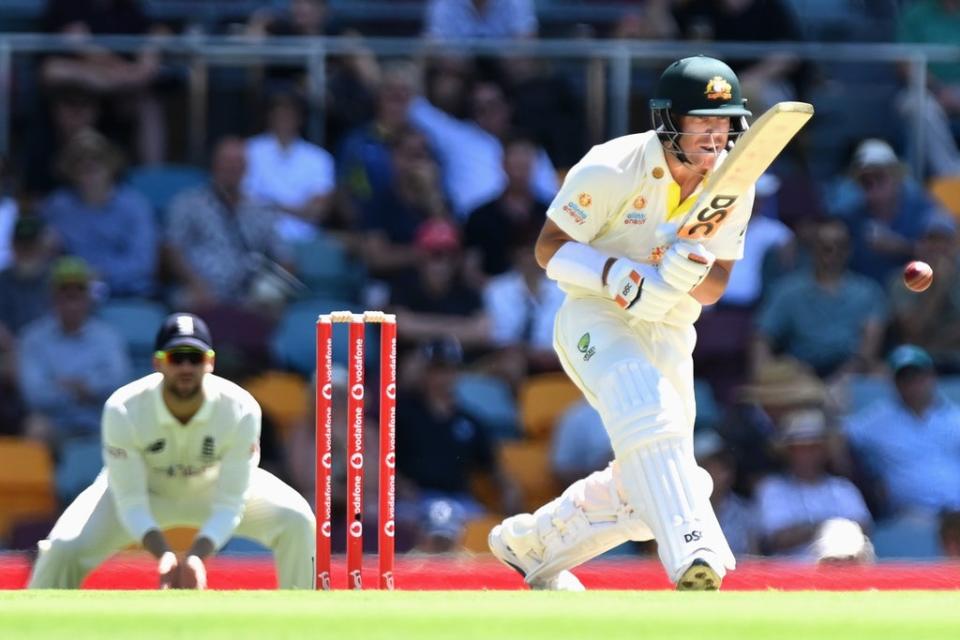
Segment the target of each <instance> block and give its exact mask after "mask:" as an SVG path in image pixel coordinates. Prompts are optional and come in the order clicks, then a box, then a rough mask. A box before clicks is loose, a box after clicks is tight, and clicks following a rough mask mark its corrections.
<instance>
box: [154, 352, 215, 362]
mask: <svg viewBox="0 0 960 640" xmlns="http://www.w3.org/2000/svg"><path fill="white" fill-rule="evenodd" d="M155 355H156V357H157V358H159V359H160V360H166V361H167V362H169V363H170V364H183V363H184V362H189V363H190V364H194V365H196V364H201V363H203V361H204V359H206V358H212V357H213V356H214V351H213V349H208V350H207V351H200V350H199V349H173V350H171V351H157V352H156V354H155Z"/></svg>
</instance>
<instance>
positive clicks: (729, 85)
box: [650, 55, 753, 161]
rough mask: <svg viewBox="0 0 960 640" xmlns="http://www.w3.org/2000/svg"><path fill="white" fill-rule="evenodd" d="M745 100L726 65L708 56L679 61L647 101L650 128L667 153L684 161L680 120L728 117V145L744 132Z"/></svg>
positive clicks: (731, 71) (662, 76)
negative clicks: (681, 148) (680, 141)
mask: <svg viewBox="0 0 960 640" xmlns="http://www.w3.org/2000/svg"><path fill="white" fill-rule="evenodd" d="M746 103H747V101H746V99H744V98H743V95H742V93H741V90H740V80H739V78H737V74H735V73H734V72H733V69H731V68H730V67H729V66H728V65H727V64H726V63H725V62H723V61H721V60H717V59H716V58H711V57H709V56H703V55H700V56H691V57H689V58H681V59H680V60H677V61H676V62H673V63H672V64H670V66H669V67H667V68H666V69H665V70H664V71H663V73H662V74H661V76H660V81H659V82H658V83H657V91H656V95H655V97H653V98H652V99H651V100H650V114H651V116H652V118H653V128H654V129H655V130H656V131H657V133H658V134H659V136H660V139H661V140H662V141H663V143H664V144H665V145H666V146H667V148H668V150H670V151H671V152H673V153H675V154H676V155H677V157H679V158H680V159H681V160H684V161H686V159H685V158H684V156H683V153H682V152H681V151H680V147H679V136H680V135H682V134H681V132H680V126H679V120H678V117H679V116H727V117H729V118H730V125H731V126H730V131H731V135H730V143H731V144H733V143H734V142H736V139H737V138H738V137H739V135H740V134H742V133H743V132H744V131H746V130H747V126H748V125H747V119H746V118H747V116H751V115H753V114H752V113H751V112H750V111H749V110H748V109H747V108H746V106H745V105H746Z"/></svg>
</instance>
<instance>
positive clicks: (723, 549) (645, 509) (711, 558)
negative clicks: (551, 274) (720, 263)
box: [554, 297, 735, 581]
mask: <svg viewBox="0 0 960 640" xmlns="http://www.w3.org/2000/svg"><path fill="white" fill-rule="evenodd" d="M695 342H696V332H695V331H694V329H693V327H692V326H690V327H675V326H671V325H667V324H663V323H647V322H642V321H636V320H632V319H631V318H630V316H629V315H628V314H626V313H624V312H623V311H622V310H621V309H620V308H619V307H617V305H616V304H615V303H614V302H613V301H610V300H606V299H603V298H598V297H590V298H568V299H567V300H566V301H565V302H564V304H563V306H562V307H561V309H560V311H559V313H558V314H557V320H556V326H555V331H554V346H555V348H556V350H557V354H558V355H559V356H560V362H561V363H562V364H563V367H564V369H565V370H566V372H567V374H568V375H569V376H570V378H571V379H572V380H573V381H574V382H575V383H576V384H577V386H579V387H580V389H581V390H582V391H583V393H584V395H585V396H586V398H587V400H588V401H589V402H590V403H591V404H592V405H593V406H594V407H595V408H596V409H597V410H598V411H599V412H600V415H601V417H602V418H603V422H604V426H605V427H606V428H607V433H608V434H609V435H610V441H611V444H612V445H613V450H614V454H615V457H616V468H617V469H618V470H619V474H616V475H615V474H611V475H610V476H609V479H610V480H609V481H610V482H614V481H615V480H616V478H617V476H618V477H619V483H620V490H621V491H622V494H623V496H624V497H625V498H626V502H627V503H628V505H629V507H630V508H631V509H632V510H633V511H634V512H635V514H636V515H637V516H638V517H639V519H640V520H642V521H643V522H644V523H645V524H646V525H647V526H648V527H649V529H650V531H652V532H653V535H654V537H655V538H656V540H657V548H658V551H659V554H660V560H661V562H662V563H663V565H664V569H666V571H667V574H668V575H669V576H670V578H671V580H673V581H676V580H677V579H678V578H679V576H680V574H681V573H682V572H683V571H684V570H685V569H686V568H687V567H688V566H689V565H690V563H691V562H692V561H693V560H694V559H695V558H701V559H704V560H707V561H708V562H709V563H710V564H711V566H712V567H713V568H714V570H716V571H717V572H718V574H719V575H720V576H721V577H722V575H723V573H724V567H726V568H731V569H732V568H733V567H734V564H735V562H734V558H733V554H732V552H731V551H730V548H729V546H728V545H727V541H726V539H725V538H724V536H723V532H722V531H721V529H720V525H719V523H718V522H717V518H716V515H715V514H714V512H713V507H712V506H711V505H710V492H711V490H712V482H711V481H710V477H709V475H708V474H707V473H706V471H704V470H703V469H701V468H700V467H699V466H697V464H696V461H695V460H694V457H693V423H694V419H695V417H696V406H695V404H694V395H693V358H692V355H691V354H692V352H693V347H694V344H695ZM624 539H627V538H626V537H624ZM604 546H607V545H604ZM564 568H569V567H560V569H564Z"/></svg>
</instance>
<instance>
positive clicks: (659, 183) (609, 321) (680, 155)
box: [489, 56, 754, 590]
mask: <svg viewBox="0 0 960 640" xmlns="http://www.w3.org/2000/svg"><path fill="white" fill-rule="evenodd" d="M745 103H746V101H745V100H744V99H743V98H742V97H741V92H740V83H739V81H738V79H737V77H736V75H735V74H734V73H733V71H732V70H731V69H730V67H728V66H727V65H726V64H724V63H723V62H721V61H719V60H716V59H713V58H708V57H705V56H695V57H691V58H684V59H682V60H678V61H676V62H674V63H673V64H671V65H670V66H669V67H668V68H667V69H666V70H665V71H664V72H663V74H662V76H661V78H660V81H659V84H658V87H657V97H656V98H654V99H653V100H651V112H652V114H653V121H654V130H651V131H647V132H645V133H639V134H634V135H628V136H624V137H621V138H616V139H614V140H611V141H609V142H606V143H604V144H601V145H598V146H596V147H594V148H593V149H591V150H590V151H589V152H588V153H587V154H586V155H585V156H584V157H583V159H582V160H581V161H580V162H579V163H577V165H575V166H574V167H573V168H572V169H571V170H570V172H569V174H568V175H567V177H566V180H565V181H564V184H563V187H562V188H561V190H560V193H559V194H558V195H557V197H556V198H555V199H554V201H553V203H552V204H551V205H550V208H549V210H548V213H547V221H546V223H545V225H544V228H543V231H542V232H541V235H540V237H539V239H538V241H537V246H536V254H537V260H538V262H539V263H540V265H541V266H543V267H544V268H545V269H546V272H547V275H548V276H549V277H550V278H552V279H554V280H556V281H557V282H558V283H559V284H560V286H561V287H562V288H563V289H564V291H566V293H567V298H566V301H565V302H564V304H563V306H562V307H561V309H560V311H559V313H558V314H557V318H556V324H555V327H554V347H555V349H556V351H557V354H558V355H559V356H560V361H561V363H562V365H563V368H564V369H565V371H566V372H567V374H568V375H569V376H570V378H571V379H572V380H573V381H574V382H575V383H576V384H577V386H579V387H580V389H581V390H582V391H583V393H584V395H585V396H586V398H587V399H588V400H589V402H590V403H591V404H592V405H593V406H594V407H595V408H596V409H597V410H598V411H599V413H600V415H601V417H602V418H603V423H604V425H605V426H606V429H607V433H608V435H609V436H610V441H611V444H612V445H613V450H614V454H615V456H614V457H615V460H614V462H613V463H611V465H610V466H609V467H607V468H606V469H605V470H603V471H598V472H596V473H594V474H592V475H590V476H588V477H586V478H584V479H582V480H579V481H577V482H575V483H574V484H573V485H571V486H570V487H569V488H568V489H567V490H566V491H564V492H563V494H561V495H560V497H558V498H556V499H555V500H553V501H552V502H550V503H548V504H546V505H544V506H543V507H541V508H540V509H538V510H537V511H536V512H534V513H532V514H529V513H524V514H520V515H516V516H512V517H510V518H507V519H506V520H504V521H503V522H502V523H501V524H500V525H497V526H496V527H494V529H493V530H492V531H491V532H490V536H489V543H490V548H491V550H492V551H493V553H494V554H495V555H496V556H497V557H498V558H499V559H500V560H501V561H503V562H505V563H506V564H508V565H510V566H511V567H513V568H514V569H516V570H517V571H519V572H520V573H521V574H523V575H524V576H525V579H526V581H527V583H528V584H529V585H530V586H531V587H532V588H540V589H561V590H580V589H582V588H583V587H582V585H581V584H580V582H579V580H577V578H576V577H575V576H574V575H573V574H572V573H570V572H569V569H571V568H573V567H575V566H577V565H579V564H581V563H583V562H585V561H587V560H589V559H590V558H593V557H595V556H597V555H599V554H601V553H603V552H604V551H607V550H609V549H611V548H613V547H615V546H617V545H619V544H620V543H622V542H625V541H627V540H649V539H651V538H655V539H656V541H657V546H658V552H659V556H660V560H661V562H662V563H663V566H664V568H665V570H666V572H667V574H668V575H669V577H670V579H671V581H673V582H674V583H675V584H676V585H677V589H679V590H712V589H718V588H719V586H720V582H721V579H722V578H723V576H724V574H725V572H726V570H728V569H733V568H734V564H735V563H734V557H733V554H732V553H731V551H730V548H729V546H728V545H727V542H726V539H725V538H724V535H723V532H722V531H721V530H720V526H719V524H718V523H717V518H716V516H715V515H714V513H713V509H712V507H711V505H710V493H711V491H712V481H711V480H710V476H709V475H708V474H707V472H706V471H704V470H703V469H701V468H700V467H698V466H697V463H696V462H695V460H694V457H693V424H694V417H695V412H696V408H695V405H694V395H693V359H692V355H691V354H692V352H693V347H694V343H695V341H696V332H695V331H694V328H693V323H694V321H695V320H696V319H697V317H698V316H699V314H700V309H701V305H703V304H710V303H713V302H715V301H716V300H717V299H718V298H719V297H720V295H721V294H722V293H723V290H724V288H725V287H726V284H727V280H728V278H729V276H730V271H731V269H732V266H733V263H734V262H735V261H736V260H738V259H740V258H741V257H742V255H743V240H744V233H745V229H746V226H747V221H748V220H749V217H750V212H751V209H752V207H753V195H754V194H753V189H752V188H750V190H749V192H748V193H745V194H743V196H742V197H741V198H739V200H738V201H737V202H736V204H735V205H734V206H732V207H730V208H729V209H726V210H713V211H710V212H709V213H708V214H706V215H699V214H698V215H694V216H692V217H690V219H689V222H688V223H687V225H686V226H685V227H684V228H683V229H680V230H679V232H677V230H676V227H674V233H673V234H664V232H663V229H664V225H665V224H667V223H673V224H674V225H676V224H677V223H678V222H679V221H680V220H681V219H682V218H683V217H684V214H685V213H687V212H688V211H690V209H691V207H692V206H693V204H694V202H695V201H696V200H697V195H698V194H699V192H700V190H701V189H702V186H703V182H704V179H705V177H706V176H709V174H710V172H711V171H712V170H713V169H715V168H716V167H717V166H719V163H721V162H723V159H724V157H725V155H726V152H727V151H728V150H729V149H731V148H732V144H734V143H735V142H736V139H737V137H738V136H739V135H740V134H742V133H743V132H744V131H745V130H746V128H747V126H748V125H747V121H746V116H749V115H751V113H750V112H749V111H748V110H747V109H746V108H745V106H744V105H745ZM705 212H706V210H705ZM668 226H669V225H668ZM658 227H659V228H660V231H659V232H658ZM678 236H679V237H682V238H684V239H683V240H677V239H676V238H677V237H678ZM691 237H692V238H696V240H691V239H689V238H691Z"/></svg>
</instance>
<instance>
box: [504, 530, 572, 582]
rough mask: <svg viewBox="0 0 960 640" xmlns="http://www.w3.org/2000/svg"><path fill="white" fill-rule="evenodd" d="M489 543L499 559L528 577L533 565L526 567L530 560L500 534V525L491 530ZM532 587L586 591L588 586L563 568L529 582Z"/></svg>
mask: <svg viewBox="0 0 960 640" xmlns="http://www.w3.org/2000/svg"><path fill="white" fill-rule="evenodd" d="M487 544H488V545H489V547H490V551H492V552H493V555H495V556H496V557H497V560H499V561H500V562H502V563H503V564H505V565H507V566H508V567H510V568H511V569H513V570H514V571H516V572H517V573H519V574H520V575H521V576H523V577H524V579H526V577H527V572H528V571H531V570H533V569H534V567H533V566H530V567H524V564H530V561H527V562H524V560H522V559H521V558H520V557H519V556H518V555H517V554H515V553H514V552H513V550H512V549H511V548H510V547H509V546H508V545H507V543H506V542H504V541H503V538H502V537H501V536H500V525H497V526H495V527H494V528H493V529H491V530H490V535H489V536H487ZM527 584H529V585H530V588H531V589H533V590H534V591H586V588H585V587H584V586H583V584H582V583H581V582H580V580H579V579H577V576H575V575H573V574H572V573H570V572H569V571H567V570H563V571H561V572H560V573H558V574H556V575H555V576H553V577H550V578H538V579H537V580H534V581H533V582H528V583H527Z"/></svg>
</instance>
